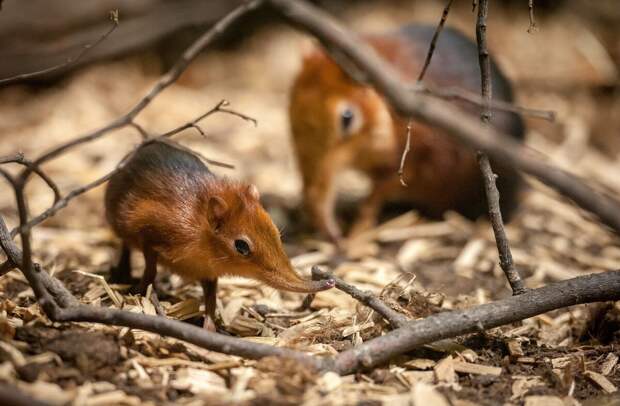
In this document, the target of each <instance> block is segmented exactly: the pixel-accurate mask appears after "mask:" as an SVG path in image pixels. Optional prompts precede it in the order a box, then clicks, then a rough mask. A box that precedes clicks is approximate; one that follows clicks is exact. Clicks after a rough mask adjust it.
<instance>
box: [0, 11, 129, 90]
mask: <svg viewBox="0 0 620 406" xmlns="http://www.w3.org/2000/svg"><path fill="white" fill-rule="evenodd" d="M110 20H112V26H111V27H110V28H109V29H108V31H106V32H105V33H104V34H103V35H101V36H100V37H99V39H98V40H97V41H95V42H93V43H92V44H86V45H84V46H83V47H82V50H81V51H80V52H79V53H78V54H77V55H75V56H73V57H71V58H69V59H67V60H66V61H65V62H63V63H60V64H58V65H54V66H51V67H49V68H45V69H42V70H38V71H36V72H30V73H22V74H19V75H15V76H11V77H9V78H5V79H0V86H4V85H8V84H11V83H15V82H20V81H22V80H26V79H32V78H36V77H39V76H44V75H47V74H48V73H51V72H54V71H57V70H60V69H63V68H66V67H67V66H70V65H73V64H76V63H77V62H78V61H79V60H80V59H82V57H83V56H84V55H86V54H87V53H88V52H89V51H90V50H92V49H93V48H95V47H97V45H99V44H101V43H102V42H103V41H105V39H106V38H107V37H108V36H109V35H110V34H112V33H113V32H114V30H116V27H118V10H113V11H110Z"/></svg>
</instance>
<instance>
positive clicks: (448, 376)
mask: <svg viewBox="0 0 620 406" xmlns="http://www.w3.org/2000/svg"><path fill="white" fill-rule="evenodd" d="M454 363H455V361H454V359H452V356H450V355H448V356H447V357H446V358H444V359H442V360H441V361H439V362H438V363H437V365H435V368H434V369H433V371H434V372H435V378H436V379H437V381H438V382H444V383H453V382H456V381H457V376H456V372H455V371H454Z"/></svg>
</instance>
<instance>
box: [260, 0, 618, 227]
mask: <svg viewBox="0 0 620 406" xmlns="http://www.w3.org/2000/svg"><path fill="white" fill-rule="evenodd" d="M268 3H269V4H271V5H272V7H273V8H274V9H275V10H276V11H277V12H278V13H280V14H281V15H282V16H283V17H284V18H286V19H287V20H288V21H289V22H291V23H292V24H294V25H297V26H299V27H301V28H302V29H303V30H305V31H307V32H309V33H311V34H312V35H314V36H315V37H317V38H318V39H319V40H320V41H321V42H322V43H324V44H327V45H328V47H331V48H333V49H336V50H338V51H340V54H341V55H342V57H346V58H348V60H349V61H350V63H352V64H354V65H356V66H357V67H358V68H360V70H362V71H364V72H365V73H366V74H367V77H368V80H369V81H370V83H372V84H373V85H374V86H375V88H376V89H377V90H379V92H381V93H382V94H383V95H384V96H385V97H386V98H387V99H388V100H389V101H390V103H391V105H392V106H393V107H394V108H395V109H396V110H397V111H398V112H399V113H400V114H402V115H403V116H406V117H410V116H411V117H414V118H416V119H419V120H421V121H423V122H425V123H428V124H431V125H433V126H436V127H438V128H441V129H443V130H445V131H446V132H447V133H449V134H450V135H451V136H453V137H454V138H456V139H457V140H459V141H460V142H463V143H464V144H466V145H468V146H470V147H472V148H474V149H479V150H482V151H484V152H485V153H486V154H487V155H489V156H490V157H491V158H493V159H494V160H498V161H501V162H505V163H506V164H507V165H511V166H513V167H516V168H518V169H521V170H522V171H524V172H526V173H528V174H530V175H532V176H534V177H536V178H537V179H539V180H540V181H542V182H543V183H545V184H547V185H549V186H551V187H552V188H554V189H556V190H557V191H558V192H560V193H561V194H563V195H564V196H566V197H568V198H570V199H572V200H573V201H574V202H575V203H577V204H578V205H579V206H580V207H582V208H583V209H585V210H587V211H589V212H590V213H593V214H594V215H596V216H597V217H598V218H599V219H600V220H601V222H603V223H604V224H606V225H608V226H609V227H611V228H612V229H613V230H614V231H616V233H620V203H619V202H618V201H617V200H616V199H614V198H612V197H610V196H607V195H604V194H601V193H598V192H597V191H596V190H594V189H593V188H591V187H590V186H588V185H587V184H586V183H585V182H584V181H583V180H581V179H580V178H578V177H576V176H575V175H572V174H570V173H568V172H565V171H563V170H560V169H558V168H556V167H555V166H552V165H550V164H547V163H545V162H544V161H543V159H544V158H543V157H541V156H540V154H538V153H535V152H534V151H532V150H530V149H527V148H525V147H523V146H522V145H520V144H519V143H518V142H516V141H515V140H513V139H511V137H509V136H508V135H506V134H502V133H500V132H498V131H497V130H495V129H494V128H492V127H484V126H482V125H481V124H480V122H479V121H478V120H476V119H474V118H472V117H471V116H470V115H468V114H466V113H464V112H462V111H460V110H459V109H457V108H455V107H453V106H452V105H451V104H450V103H448V102H445V101H442V100H438V99H435V98H432V97H431V96H427V95H423V94H419V93H414V92H410V91H408V90H407V89H406V88H403V86H402V83H401V81H400V80H399V75H397V74H396V73H395V72H394V70H393V68H391V67H390V66H389V65H388V64H386V63H385V62H384V61H383V60H382V59H381V58H380V57H379V56H378V55H377V54H376V53H375V52H374V51H373V50H372V49H370V47H369V46H368V45H366V44H364V42H363V41H362V40H361V39H360V38H359V37H358V36H357V35H355V34H353V33H351V32H349V31H348V30H347V29H346V28H345V27H344V26H342V25H341V24H340V23H338V22H337V21H336V20H335V19H334V18H332V17H331V16H330V15H328V14H326V13H324V12H322V11H320V10H318V9H317V8H315V7H313V6H311V5H310V4H308V3H306V2H304V1H292V0H269V1H268ZM341 59H342V58H341Z"/></svg>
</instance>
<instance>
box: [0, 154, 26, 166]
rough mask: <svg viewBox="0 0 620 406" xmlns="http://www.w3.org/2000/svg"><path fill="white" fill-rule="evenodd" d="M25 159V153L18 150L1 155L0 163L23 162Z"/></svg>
mask: <svg viewBox="0 0 620 406" xmlns="http://www.w3.org/2000/svg"><path fill="white" fill-rule="evenodd" d="M23 159H24V154H22V153H21V152H17V153H15V154H13V155H7V156H3V157H0V164H6V163H11V162H21V161H22V160H23Z"/></svg>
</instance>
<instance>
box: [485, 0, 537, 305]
mask: <svg viewBox="0 0 620 406" xmlns="http://www.w3.org/2000/svg"><path fill="white" fill-rule="evenodd" d="M488 7H489V4H488V2H487V0H479V3H478V19H477V21H476V41H477V43H478V61H479V63H480V77H481V79H480V83H481V86H480V87H481V93H482V98H483V99H485V100H487V101H489V100H491V98H492V92H493V87H492V83H491V61H490V58H489V51H488V48H487V38H486V31H487V23H486V21H487V15H488V11H489V9H488ZM480 120H481V121H482V123H483V125H485V126H488V125H489V121H490V120H491V110H490V109H489V108H487V107H485V108H483V110H482V113H481V114H480ZM478 164H479V165H480V170H481V171H482V178H483V181H484V189H485V192H486V197H487V204H488V207H489V220H490V221H491V226H492V227H493V234H494V235H495V244H496V245H497V252H498V254H499V264H500V267H501V268H502V271H504V274H505V275H506V279H508V283H509V284H510V287H511V289H512V294H513V295H520V294H522V293H524V292H525V291H526V288H525V285H524V283H523V280H522V279H521V276H520V275H519V271H518V270H517V269H516V267H515V265H514V261H513V260H512V253H511V251H510V242H509V241H508V236H506V230H505V229H504V220H503V219H502V212H501V209H500V206H499V199H500V195H499V191H498V190H497V185H496V184H495V180H496V177H497V176H496V175H495V174H494V173H493V168H492V167H491V162H490V161H489V157H488V156H487V155H486V154H485V153H484V152H482V151H478Z"/></svg>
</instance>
